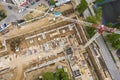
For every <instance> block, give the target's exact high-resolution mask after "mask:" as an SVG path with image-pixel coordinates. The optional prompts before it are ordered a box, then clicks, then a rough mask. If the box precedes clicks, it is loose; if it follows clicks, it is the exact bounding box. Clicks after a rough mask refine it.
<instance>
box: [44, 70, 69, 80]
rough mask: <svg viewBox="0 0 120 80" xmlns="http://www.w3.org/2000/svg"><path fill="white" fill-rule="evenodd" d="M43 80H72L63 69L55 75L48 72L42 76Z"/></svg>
mask: <svg viewBox="0 0 120 80" xmlns="http://www.w3.org/2000/svg"><path fill="white" fill-rule="evenodd" d="M42 80H70V79H69V77H68V74H67V73H66V72H64V70H63V69H58V70H57V71H56V72H55V73H52V72H46V73H43V74H42Z"/></svg>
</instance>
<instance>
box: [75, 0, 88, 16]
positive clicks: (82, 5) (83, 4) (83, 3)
mask: <svg viewBox="0 0 120 80" xmlns="http://www.w3.org/2000/svg"><path fill="white" fill-rule="evenodd" d="M87 8H88V3H87V1H86V0H81V3H80V4H79V5H78V6H77V7H76V11H78V12H79V13H80V14H81V13H83V12H84V11H85V10H86V9H87Z"/></svg>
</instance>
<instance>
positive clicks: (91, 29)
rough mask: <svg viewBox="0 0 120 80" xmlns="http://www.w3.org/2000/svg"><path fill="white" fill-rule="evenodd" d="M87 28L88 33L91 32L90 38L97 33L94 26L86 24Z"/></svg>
mask: <svg viewBox="0 0 120 80" xmlns="http://www.w3.org/2000/svg"><path fill="white" fill-rule="evenodd" d="M86 30H87V33H88V34H89V37H90V38H91V37H92V36H93V35H94V34H95V33H96V31H95V28H92V27H89V26H86Z"/></svg>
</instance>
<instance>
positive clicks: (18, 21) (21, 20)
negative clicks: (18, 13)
mask: <svg viewBox="0 0 120 80" xmlns="http://www.w3.org/2000/svg"><path fill="white" fill-rule="evenodd" d="M16 21H17V23H22V22H24V21H25V20H24V19H20V20H16Z"/></svg>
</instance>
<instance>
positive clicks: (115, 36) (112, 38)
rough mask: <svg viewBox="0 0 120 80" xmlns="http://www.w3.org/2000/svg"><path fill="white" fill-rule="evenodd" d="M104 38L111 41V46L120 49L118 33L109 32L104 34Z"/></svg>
mask: <svg viewBox="0 0 120 80" xmlns="http://www.w3.org/2000/svg"><path fill="white" fill-rule="evenodd" d="M106 40H107V41H108V42H110V43H112V47H113V48H115V49H120V35H119V34H114V33H112V34H109V35H107V36H106Z"/></svg>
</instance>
